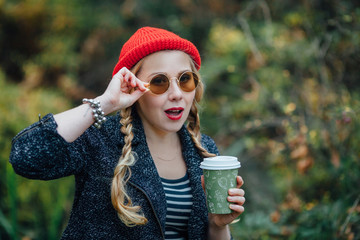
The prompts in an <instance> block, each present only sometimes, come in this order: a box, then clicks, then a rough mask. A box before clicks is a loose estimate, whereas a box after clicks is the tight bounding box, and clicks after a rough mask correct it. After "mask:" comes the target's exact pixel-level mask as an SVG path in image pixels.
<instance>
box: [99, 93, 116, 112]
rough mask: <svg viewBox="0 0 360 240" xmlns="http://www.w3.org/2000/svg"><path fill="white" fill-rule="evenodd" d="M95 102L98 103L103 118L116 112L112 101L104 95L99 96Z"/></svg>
mask: <svg viewBox="0 0 360 240" xmlns="http://www.w3.org/2000/svg"><path fill="white" fill-rule="evenodd" d="M95 100H97V101H99V102H100V105H101V108H102V110H103V111H104V114H105V116H106V115H108V114H110V113H112V112H114V111H116V109H115V107H114V104H113V103H112V101H111V100H110V99H109V98H108V97H106V96H105V95H100V96H98V97H96V98H95Z"/></svg>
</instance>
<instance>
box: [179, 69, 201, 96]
mask: <svg viewBox="0 0 360 240" xmlns="http://www.w3.org/2000/svg"><path fill="white" fill-rule="evenodd" d="M198 82H199V78H198V77H197V75H196V74H195V73H192V72H185V73H183V74H182V75H181V76H180V78H179V84H180V88H181V89H182V90H183V91H184V92H191V91H193V90H194V89H195V88H196V86H197V84H198Z"/></svg>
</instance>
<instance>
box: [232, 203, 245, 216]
mask: <svg viewBox="0 0 360 240" xmlns="http://www.w3.org/2000/svg"><path fill="white" fill-rule="evenodd" d="M229 208H230V209H231V210H233V211H234V212H237V213H238V214H239V215H240V214H241V213H243V212H244V211H245V208H244V207H243V206H241V205H236V204H230V205H229ZM239 215H238V216H239ZM238 216H237V217H238ZM235 218H236V217H235ZM235 218H234V219H235Z"/></svg>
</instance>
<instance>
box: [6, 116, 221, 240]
mask: <svg viewBox="0 0 360 240" xmlns="http://www.w3.org/2000/svg"><path fill="white" fill-rule="evenodd" d="M119 121H120V116H119V114H117V115H114V116H111V117H109V119H108V121H106V123H105V125H104V126H103V127H102V128H101V129H100V130H98V129H96V128H94V127H90V128H89V129H88V130H87V131H86V132H85V133H84V134H83V135H81V136H80V137H79V138H78V139H77V140H76V141H75V142H73V143H68V142H66V141H65V140H64V139H63V138H62V137H61V136H60V135H59V134H58V133H57V131H56V127H57V125H56V122H55V120H54V118H53V115H52V114H48V115H46V116H45V117H44V118H43V119H41V120H40V121H39V122H37V123H34V124H33V125H31V126H29V127H28V128H26V129H24V130H23V131H21V132H20V133H19V134H18V135H17V136H16V137H15V138H14V139H13V142H12V150H11V154H10V163H11V164H12V166H13V168H14V170H15V172H16V173H17V174H20V175H22V176H24V177H27V178H31V179H43V180H50V179H56V178H60V177H65V176H69V175H75V181H76V192H75V198H74V203H73V207H72V211H71V216H70V219H69V222H68V226H67V227H66V229H65V231H64V232H63V235H62V239H117V240H119V239H136V240H139V239H148V240H150V239H156V240H158V239H163V238H164V229H165V217H166V200H165V193H164V190H163V187H162V184H161V180H160V177H159V175H158V173H157V170H156V167H155V165H154V162H153V160H152V158H151V155H150V152H149V149H148V146H147V144H146V139H145V134H144V130H143V127H142V123H141V120H140V119H139V117H138V116H137V114H136V113H135V114H134V121H133V132H134V139H133V141H132V147H133V151H134V152H135V153H136V154H137V161H136V163H135V165H134V166H133V167H131V170H132V175H131V178H130V180H129V183H128V186H127V189H128V192H129V195H130V196H131V199H132V200H133V202H134V205H139V206H141V209H142V211H143V213H144V214H145V217H146V218H147V219H148V223H147V224H146V225H144V226H136V227H130V228H129V227H126V226H125V225H124V224H123V223H122V222H121V221H120V220H119V218H118V217H117V213H116V211H115V210H114V208H113V206H112V204H111V197H110V186H111V180H112V178H113V172H114V167H115V166H116V164H117V162H118V159H119V156H120V153H121V149H122V146H123V145H124V136H123V134H121V132H120V126H121V125H120V124H119ZM178 134H179V136H180V139H181V144H182V148H183V156H184V159H185V162H186V165H187V169H188V170H187V171H188V175H189V178H190V183H191V189H192V194H193V201H194V203H193V209H192V212H191V216H190V219H189V229H188V238H189V239H206V238H207V237H206V234H207V228H208V213H207V210H206V202H205V195H204V191H203V189H202V187H201V181H200V176H201V175H202V171H201V169H200V168H199V164H200V162H201V161H202V157H201V156H200V155H199V154H198V152H197V150H196V148H195V146H194V144H193V142H192V140H191V137H190V134H189V132H188V131H187V130H186V128H185V127H184V126H183V127H182V128H181V130H180V131H179V132H178ZM202 144H203V146H204V147H205V148H206V149H207V150H208V151H209V152H212V153H216V154H218V150H217V148H216V145H215V143H214V141H213V140H212V139H211V138H209V137H208V136H205V135H203V136H202Z"/></svg>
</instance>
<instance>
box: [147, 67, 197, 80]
mask: <svg viewBox="0 0 360 240" xmlns="http://www.w3.org/2000/svg"><path fill="white" fill-rule="evenodd" d="M185 72H192V70H191V69H185V70H182V71H179V72H178V74H177V77H179V76H180V75H181V74H183V73H185ZM159 74H163V75H165V76H167V77H168V78H169V79H170V77H169V74H167V73H166V72H154V73H152V74H150V75H149V76H148V78H150V77H153V76H156V75H159Z"/></svg>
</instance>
